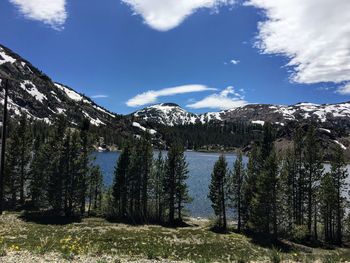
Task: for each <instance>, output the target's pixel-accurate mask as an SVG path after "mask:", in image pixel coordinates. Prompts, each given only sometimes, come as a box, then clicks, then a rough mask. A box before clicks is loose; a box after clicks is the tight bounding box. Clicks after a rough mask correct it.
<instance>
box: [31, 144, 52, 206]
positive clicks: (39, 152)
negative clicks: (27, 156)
mask: <svg viewBox="0 0 350 263" xmlns="http://www.w3.org/2000/svg"><path fill="white" fill-rule="evenodd" d="M48 157H49V154H48V145H47V144H45V143H42V142H41V141H40V140H39V138H35V140H34V147H33V160H32V162H31V164H30V168H29V178H30V183H29V189H30V196H31V200H32V205H33V207H34V208H37V209H40V208H43V207H46V206H47V199H46V191H45V189H46V187H47V184H48V183H47V182H48V170H47V169H48V165H47V160H49V159H48Z"/></svg>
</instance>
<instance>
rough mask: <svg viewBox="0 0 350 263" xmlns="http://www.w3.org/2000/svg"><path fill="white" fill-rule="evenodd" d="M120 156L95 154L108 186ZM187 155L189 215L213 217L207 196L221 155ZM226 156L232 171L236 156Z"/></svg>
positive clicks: (111, 181) (191, 153)
mask: <svg viewBox="0 0 350 263" xmlns="http://www.w3.org/2000/svg"><path fill="white" fill-rule="evenodd" d="M119 155H120V153H119V152H103V153H95V157H96V160H95V163H96V164H98V165H100V167H101V170H102V173H103V176H104V184H105V185H106V186H110V185H111V184H112V183H113V173H114V167H115V164H116V161H117V159H118V158H119ZM154 155H155V157H157V155H158V152H155V153H154ZM185 155H186V160H187V162H188V170H189V174H188V175H189V178H188V181H187V184H188V187H189V193H190V196H191V197H192V198H193V201H192V203H190V204H188V205H186V209H187V210H188V213H189V215H191V216H193V217H210V216H213V215H214V213H213V209H212V208H211V203H210V200H209V199H208V197H207V195H208V191H209V189H208V186H209V183H210V175H211V172H212V170H213V167H214V163H215V162H216V161H217V160H218V158H219V156H220V153H201V152H185ZM225 156H226V160H227V162H228V165H229V168H230V169H231V168H232V166H233V163H234V161H235V160H236V156H235V155H234V154H225ZM243 161H244V162H245V163H246V162H247V158H244V159H243Z"/></svg>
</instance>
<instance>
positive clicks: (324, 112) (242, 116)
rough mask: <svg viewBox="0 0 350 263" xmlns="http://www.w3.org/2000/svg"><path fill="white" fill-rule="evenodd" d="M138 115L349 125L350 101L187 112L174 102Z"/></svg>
mask: <svg viewBox="0 0 350 263" xmlns="http://www.w3.org/2000/svg"><path fill="white" fill-rule="evenodd" d="M133 116H134V117H135V118H138V119H141V120H142V121H143V122H146V123H158V124H163V125H167V126H175V125H189V124H196V123H202V124H205V123H209V122H250V123H255V124H264V122H271V123H273V124H276V125H280V126H285V125H287V124H288V123H290V122H300V123H303V122H310V121H312V122H315V123H318V124H319V125H320V126H327V127H334V126H341V127H342V128H346V129H350V102H345V103H338V104H313V103H298V104H295V105H291V106H285V105H272V104H249V105H245V106H242V107H238V108H234V109H230V110H225V111H220V112H209V113H204V114H194V113H190V112H187V111H186V110H185V109H183V108H181V107H180V106H179V105H177V104H174V103H163V104H157V105H152V106H149V107H146V108H144V109H142V110H139V111H136V112H135V113H133Z"/></svg>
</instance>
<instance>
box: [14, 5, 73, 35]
mask: <svg viewBox="0 0 350 263" xmlns="http://www.w3.org/2000/svg"><path fill="white" fill-rule="evenodd" d="M9 1H10V2H11V3H12V4H14V5H15V6H16V7H17V8H18V10H19V12H20V13H21V14H22V15H23V16H24V17H26V18H28V19H32V20H37V21H41V22H43V23H45V24H47V25H50V26H51V27H52V28H54V29H56V30H61V29H63V25H64V23H65V22H66V19H67V11H66V0H9Z"/></svg>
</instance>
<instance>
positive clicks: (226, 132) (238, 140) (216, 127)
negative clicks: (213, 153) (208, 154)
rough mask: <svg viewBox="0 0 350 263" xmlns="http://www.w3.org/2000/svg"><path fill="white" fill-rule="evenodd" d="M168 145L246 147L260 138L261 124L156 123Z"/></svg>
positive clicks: (198, 147) (187, 147) (199, 147)
mask: <svg viewBox="0 0 350 263" xmlns="http://www.w3.org/2000/svg"><path fill="white" fill-rule="evenodd" d="M154 126H155V127H154V128H155V129H156V130H157V131H158V132H160V133H161V134H162V135H163V137H162V138H163V139H164V141H166V142H167V144H168V145H171V144H172V143H173V142H180V143H181V144H182V145H183V146H184V147H185V148H186V149H192V150H199V149H205V148H206V147H209V146H214V148H215V146H217V148H218V147H220V146H223V147H226V148H228V147H231V148H234V147H244V146H246V145H249V143H250V142H251V141H255V140H258V139H260V137H261V131H262V127H261V125H257V124H251V123H246V122H224V124H222V123H215V122H210V123H206V124H201V123H197V124H189V125H178V126H173V127H169V126H164V125H159V126H156V125H154Z"/></svg>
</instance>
